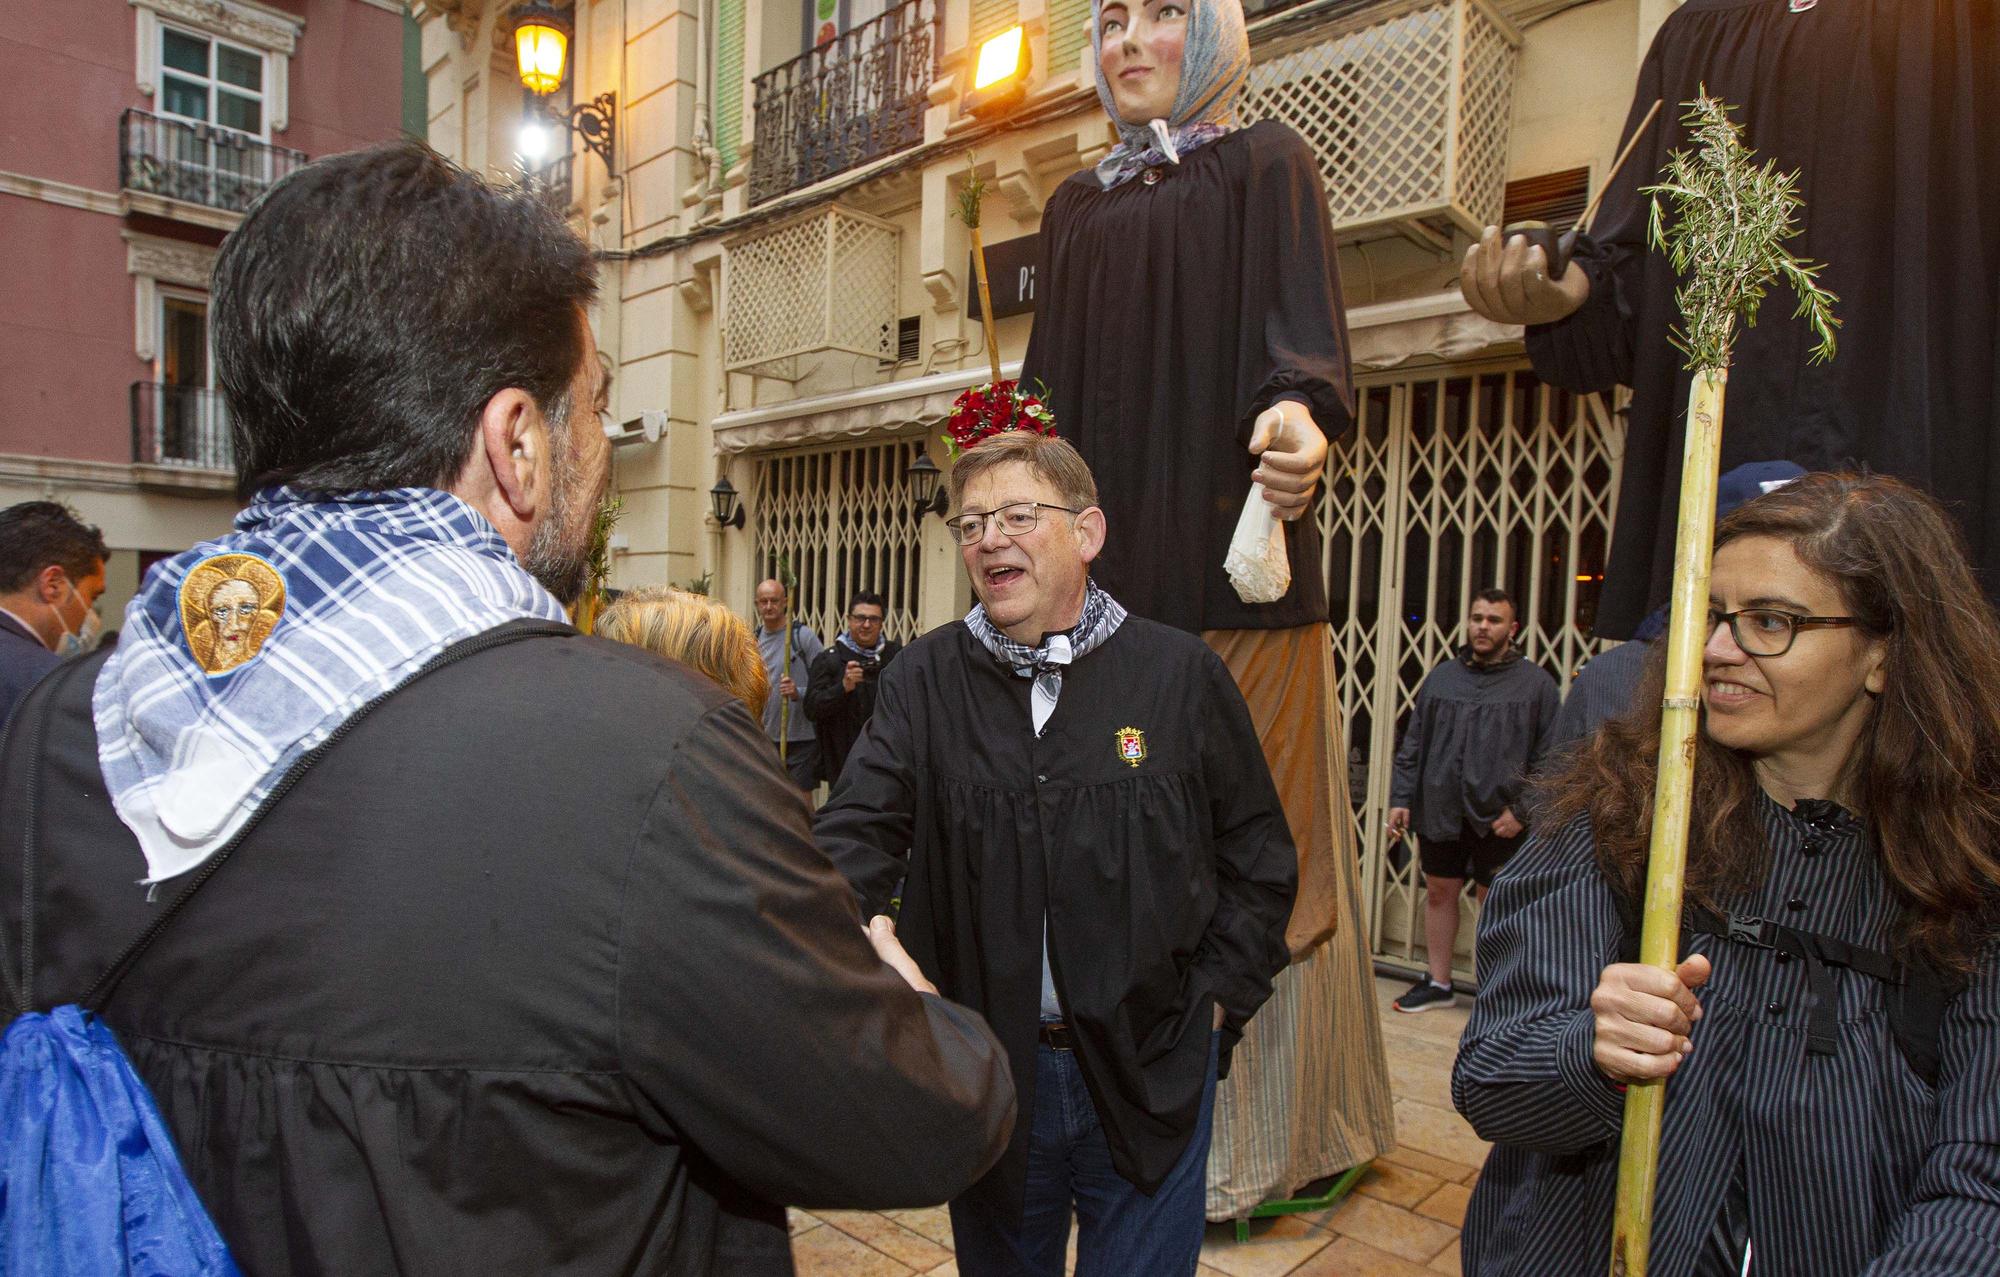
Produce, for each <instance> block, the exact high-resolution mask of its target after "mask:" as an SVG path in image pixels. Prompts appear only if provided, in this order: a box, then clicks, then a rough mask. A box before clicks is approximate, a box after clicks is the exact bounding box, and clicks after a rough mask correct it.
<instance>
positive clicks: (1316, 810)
mask: <svg viewBox="0 0 2000 1277" xmlns="http://www.w3.org/2000/svg"><path fill="white" fill-rule="evenodd" d="M1091 43H1092V46H1093V48H1094V49H1095V50H1096V52H1097V93H1098V98H1099V100H1100V101H1101V102H1102V103H1103V104H1104V108H1105V110H1106V111H1107V112H1108V113H1109V114H1110V116H1111V118H1112V120H1113V122H1114V123H1115V124H1116V126H1117V129H1118V135H1119V141H1118V144H1117V145H1116V147H1114V148H1113V150H1112V151H1111V153H1110V154H1109V155H1108V156H1107V157H1106V158H1105V159H1104V160H1103V161H1102V162H1101V163H1099V164H1098V165H1096V166H1095V167H1094V168H1092V169H1087V170H1084V171H1083V172H1080V173H1077V174H1075V175H1074V176H1072V177H1070V178H1069V179H1068V180H1067V181H1065V182H1064V183H1063V184H1062V185H1061V186H1060V187H1058V188H1057V189H1056V191H1055V193H1054V194H1053V195H1052V196H1051V197H1050V199H1049V202H1048V207H1047V208H1046V209H1045V210H1044V211H1043V214H1042V230H1041V235H1042V261H1041V265H1040V278H1041V280H1042V281H1043V284H1042V288H1043V293H1042V298H1041V302H1040V305H1039V309H1038V313H1037V315H1036V318H1035V328H1034V334H1033V337H1032V338H1031V340H1030V342H1029V345H1028V355H1027V361H1026V364H1025V367H1024V369H1023V374H1022V381H1023V384H1024V385H1027V386H1031V387H1032V386H1034V385H1035V384H1036V383H1037V382H1039V383H1041V384H1042V385H1044V386H1046V387H1047V391H1048V394H1049V396H1050V406H1051V407H1052V408H1053V409H1054V410H1055V414H1056V420H1057V421H1058V422H1059V423H1060V425H1061V428H1062V430H1063V433H1064V434H1065V435H1066V436H1067V437H1068V438H1069V439H1070V440H1071V441H1072V442H1073V443H1074V444H1075V445H1076V446H1077V448H1078V450H1079V451H1080V452H1081V453H1082V454H1083V456H1084V458H1085V459H1086V460H1087V461H1088V462H1089V464H1090V467H1091V469H1092V471H1093V472H1094V473H1095V474H1096V476H1097V480H1098V487H1099V499H1100V502H1101V504H1102V506H1103V508H1104V509H1105V510H1106V511H1107V513H1108V515H1109V517H1110V520H1111V522H1112V524H1113V525H1114V526H1116V527H1118V528H1120V529H1121V530H1122V531H1124V532H1125V533H1127V534H1124V535H1121V536H1120V537H1119V538H1118V539H1117V540H1116V541H1115V542H1113V543H1112V544H1110V545H1108V546H1107V547H1106V548H1105V551H1104V553H1103V555H1102V556H1101V557H1100V558H1099V559H1098V560H1097V563H1096V565H1095V567H1094V573H1095V576H1096V579H1097V580H1098V581H1099V582H1100V583H1101V584H1102V585H1103V586H1104V588H1105V589H1107V590H1109V591H1110V592H1111V593H1112V594H1113V595H1114V596H1116V597H1117V598H1119V599H1120V600H1122V601H1123V602H1125V603H1126V605H1127V606H1129V607H1130V608H1131V609H1132V611H1133V612H1135V613H1136V614H1138V615H1141V616H1145V617H1149V618H1151V619H1153V620H1157V621H1162V622H1165V623H1167V624H1169V625H1174V626H1178V627H1179V628H1181V629H1184V630H1189V631H1194V632H1197V633H1200V634H1201V635H1202V637H1203V638H1204V639H1205V640H1206V641H1207V642H1208V643H1209V645H1210V646H1211V647H1213V648H1214V649H1215V651H1216V652H1217V653H1218V654H1219V655H1220V656H1221V657H1222V658H1223V660H1224V662H1225V663H1226V664H1227V665H1228V667H1229V670H1230V673H1231V674H1232V675H1234V677H1235V679H1236V681H1237V684H1238V686H1239V687H1240V688H1241V690H1242V692H1243V695H1244V699H1245V700H1246V701H1247V702H1248V704H1249V706H1250V711H1251V715H1252V717H1253V719H1254V720H1255V722H1256V726H1257V729H1258V733H1259V736H1260V738H1261V740H1262V743H1263V748H1264V752H1265V755H1266V758H1267V759H1268V761H1269V763H1270V767H1271V773H1272V776H1273V778H1274V779H1275V780H1276V781H1277V785H1278V791H1279V795H1280V798H1281V800H1282V802H1283V804H1284V808H1285V814H1286V818H1287V819H1288V821H1289V822H1290V824H1291V827H1292V833H1293V837H1294V840H1295V842H1296V843H1297V846H1298V854H1299V873H1298V895H1297V899H1296V902H1295V904H1294V907H1293V911H1292V916H1291V921H1290V925H1289V927H1288V929H1287V933H1286V942H1287V945H1288V946H1289V948H1290V951H1291V955H1292V959H1293V965H1292V966H1291V967H1290V968H1289V969H1288V970H1287V971H1285V972H1284V973H1282V974H1281V975H1280V976H1279V977H1278V980H1277V985H1276V990H1275V992H1274V993H1273V995H1272V997H1271V1000H1270V1001H1269V1002H1268V1003H1267V1004H1266V1005H1265V1006H1264V1008H1263V1009H1262V1010H1261V1011H1259V1012H1258V1014H1257V1016H1256V1017H1255V1018H1254V1019H1253V1020H1251V1022H1250V1024H1249V1028H1248V1030H1247V1034H1246V1036H1245V1038H1244V1040H1243V1041H1242V1043H1241V1044H1240V1045H1239V1046H1238V1047H1237V1048H1236V1052H1235V1058H1234V1062H1233V1067H1232V1069H1231V1071H1230V1074H1229V1076H1228V1077H1227V1078H1225V1079H1223V1082H1222V1084H1221V1087H1220V1089H1219V1090H1218V1092H1217V1095H1216V1104H1215V1112H1216V1119H1215V1139H1214V1145H1213V1151H1212V1153H1211V1157H1210V1161H1209V1183H1208V1214H1209V1216H1210V1218H1214V1219H1222V1218H1229V1217H1232V1216H1241V1215H1244V1214H1246V1213H1247V1212H1248V1210H1249V1208H1250V1207H1252V1206H1254V1205H1256V1204H1257V1203H1258V1202H1259V1201H1262V1200H1264V1199H1266V1198H1268V1197H1271V1196H1273V1195H1274V1194H1277V1195H1282V1194H1284V1193H1287V1192H1290V1191H1291V1190H1293V1189H1295V1188H1297V1187H1299V1186H1300V1185H1302V1184H1304V1183H1306V1182H1309V1181H1310V1180H1313V1179H1315V1178H1318V1177H1320V1176H1323V1175H1326V1174H1329V1173H1331V1172H1335V1171H1339V1170H1343V1169H1345V1168H1347V1167H1349V1166H1353V1165H1358V1164H1360V1163H1362V1162H1364V1161H1367V1160H1368V1159H1369V1158H1371V1157H1373V1156H1375V1155H1376V1154H1378V1153H1381V1152H1386V1151H1388V1150H1389V1149H1390V1148H1391V1147H1393V1145H1394V1143H1395V1135H1394V1119H1393V1115H1392V1112H1391V1099H1390V1093H1389V1085H1388V1075H1387V1069H1386V1065H1385V1063H1384V1060H1383V1055H1382V1039H1381V1028H1380V1024H1379V1021H1378V1018H1377V1014H1376V1010H1375V998H1374V986H1373V979H1372V977H1371V975H1370V968H1369V963H1368V956H1367V946H1366V941H1365V938H1364V936H1363V933H1362V928H1361V923H1360V911H1359V909H1358V897H1359V891H1360V888H1359V881H1358V874H1357V870H1356V855H1355V837H1354V821H1353V814H1352V811H1351V809H1350V808H1349V806H1348V802H1347V797H1346V793H1347V789H1346V779H1345V765H1346V750H1345V748H1344V746H1343V745H1342V744H1341V738H1342V731H1341V724H1340V719H1339V711H1340V707H1339V702H1338V698H1337V696H1336V694H1335V687H1334V671H1333V647H1332V635H1331V631H1330V629H1329V627H1328V624H1327V598H1326V586H1325V580H1324V576H1323V573H1322V571H1321V567H1320V540H1321V539H1320V533H1319V528H1318V525H1317V524H1316V523H1315V522H1314V521H1313V519H1312V518H1311V517H1309V514H1310V507H1311V500H1312V496H1313V493H1314V490H1315V488H1316V487H1317V484H1318V482H1319V476H1320V472H1321V470H1322V469H1323V468H1324V465H1325V460H1326V441H1327V438H1328V437H1329V436H1337V435H1339V434H1341V433H1343V432H1344V431H1345V430H1346V429H1347V428H1348V426H1349V424H1350V422H1351V420H1352V411H1353V409H1352V404H1353V397H1352V390H1351V386H1350V382H1349V366H1348V356H1347V336H1346V322H1345V317H1344V315H1343V312H1342V308H1341V300H1340V284H1339V278H1338V275H1337V273H1336V269H1335V264H1334V255H1333V244H1332V231H1331V226H1330V222H1329V219H1328V214H1327V204H1326V194H1325V190H1324V188H1323V187H1322V185H1321V179H1320V175H1319V170H1318V167H1317V165H1316V163H1315V160H1314V157H1313V154H1312V152H1311V150H1310V149H1309V148H1308V146H1307V144H1306V142H1305V140H1304V139H1303V138H1301V137H1300V136H1299V135H1298V134H1297V133H1295V132H1293V131H1292V130H1291V129H1289V128H1287V127H1285V126H1284V125H1281V124H1277V123H1270V122H1266V123H1259V124H1254V125H1251V126H1249V127H1247V128H1236V127H1235V103H1236V98H1237V96H1238V95H1239V94H1240V93H1241V91H1242V88H1243V84H1244V81H1245V78H1246V76H1247V73H1248V70H1249V65H1250V49H1249V40H1248V37H1247V35H1246V34H1245V30H1244V22H1243V12H1242V7H1241V5H1240V3H1239V0H1095V3H1094V4H1093V13H1092V28H1091ZM1253 479H1254V480H1255V481H1257V482H1258V483H1260V484H1261V485H1262V490H1263V494H1264V496H1265V498H1266V499H1267V500H1269V501H1270V503H1271V505H1272V507H1273V512H1274V513H1276V514H1277V515H1278V517H1279V518H1280V519H1283V520H1286V522H1284V523H1283V524H1282V525H1281V526H1282V527H1283V530H1284V540H1285V546H1286V551H1287V554H1288V556H1289V559H1290V565H1291V577H1292V584H1291V588H1290V589H1289V591H1288V592H1287V593H1286V594H1285V595H1284V596H1283V597H1282V598H1280V599H1278V600H1276V601H1274V602H1269V603H1255V604H1253V603H1246V602H1244V601H1243V600H1242V599H1241V598H1239V597H1238V595H1237V593H1236V591H1235V590H1234V588H1233V587H1232V586H1231V584H1230V582H1229V580H1228V578H1227V576H1226V575H1225V574H1224V572H1223V558H1224V555H1225V552H1226V549H1227V547H1228V544H1229V541H1230V537H1231V533H1232V532H1233V531H1234V529H1235V526H1236V522H1237V517H1238V513H1239V511H1240V509H1241V508H1242V506H1243V503H1244V500H1245V495H1246V493H1249V492H1251V491H1252V489H1251V484H1252V481H1253ZM1300 516H1308V517H1300ZM1336 774H1338V779H1336Z"/></svg>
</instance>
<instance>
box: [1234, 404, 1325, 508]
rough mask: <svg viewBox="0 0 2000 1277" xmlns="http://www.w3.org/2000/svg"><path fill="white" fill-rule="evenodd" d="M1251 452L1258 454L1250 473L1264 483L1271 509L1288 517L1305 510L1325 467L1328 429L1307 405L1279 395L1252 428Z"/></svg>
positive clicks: (1265, 495)
mask: <svg viewBox="0 0 2000 1277" xmlns="http://www.w3.org/2000/svg"><path fill="white" fill-rule="evenodd" d="M1250 455H1251V456H1253V457H1256V458H1257V469H1256V470H1255V471H1254V472H1253V473H1252V474H1251V476H1250V477H1251V478H1252V479H1254V480H1256V481H1257V482H1258V483H1261V484H1263V485H1264V500H1266V501H1268V502H1270V503H1271V513H1272V514H1273V515H1275V516H1276V517H1277V518H1280V519H1285V520H1291V519H1296V518H1298V517H1299V516H1300V515H1302V514H1304V513H1305V512H1306V507H1307V506H1309V505H1310V504H1312V494H1313V489H1314V488H1315V487H1317V486H1318V485H1319V477H1320V475H1321V473H1322V472H1324V471H1325V469H1326V432H1325V431H1323V430H1321V429H1320V428H1319V423H1318V422H1316V421H1314V420H1313V417H1312V413H1311V412H1309V411H1307V409H1306V406H1305V405H1304V404H1302V403H1299V402H1298V401H1297V400H1295V399H1280V400H1279V401H1278V402H1276V403H1274V404H1272V405H1271V406H1270V407H1269V408H1266V409H1265V410H1264V411H1263V412H1261V413H1259V414H1258V416H1257V422H1256V425H1255V426H1254V427H1252V429H1251V431H1250Z"/></svg>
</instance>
